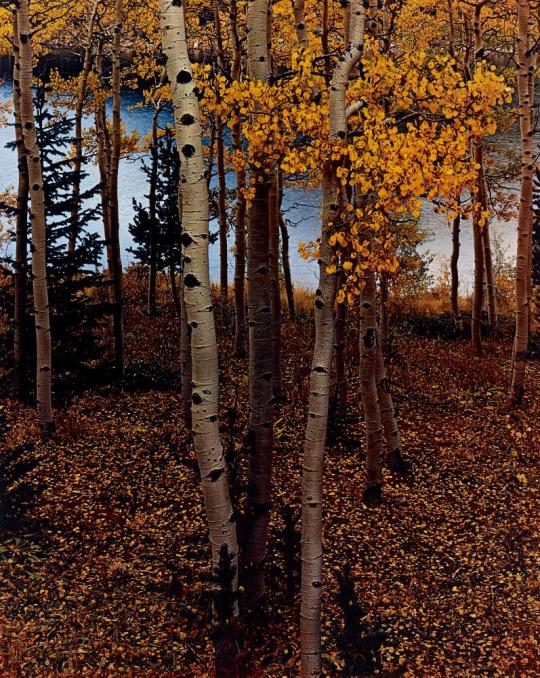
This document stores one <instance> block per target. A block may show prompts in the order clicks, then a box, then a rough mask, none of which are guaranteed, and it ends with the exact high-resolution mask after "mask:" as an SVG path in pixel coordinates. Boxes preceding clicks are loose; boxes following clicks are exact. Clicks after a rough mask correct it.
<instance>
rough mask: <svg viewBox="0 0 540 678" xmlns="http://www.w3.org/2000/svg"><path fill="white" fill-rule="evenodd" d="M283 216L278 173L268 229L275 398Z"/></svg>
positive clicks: (279, 392) (277, 391)
mask: <svg viewBox="0 0 540 678" xmlns="http://www.w3.org/2000/svg"><path fill="white" fill-rule="evenodd" d="M280 216H281V201H280V198H279V178H278V176H277V173H276V174H274V175H273V176H272V178H271V183H270V196H269V210H268V231H269V247H268V250H269V253H270V257H269V259H270V292H271V299H272V374H273V384H274V386H273V387H274V398H275V399H276V400H279V399H280V398H281V397H282V394H283V393H282V392H283V387H282V377H281V296H280V284H279V220H280Z"/></svg>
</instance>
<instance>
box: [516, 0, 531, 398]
mask: <svg viewBox="0 0 540 678" xmlns="http://www.w3.org/2000/svg"><path fill="white" fill-rule="evenodd" d="M516 59H517V67H518V74H517V85H518V95H519V122H520V133H521V189H520V203H519V215H518V238H517V256H516V332H515V337H514V347H513V352H512V389H511V393H512V402H513V403H514V404H515V405H519V404H521V402H522V400H523V395H524V393H525V363H526V360H527V350H528V340H529V308H530V304H529V294H528V293H529V271H530V268H529V266H530V264H529V260H530V240H531V226H532V197H533V170H534V159H533V129H532V105H533V102H532V100H531V90H530V87H529V82H530V81H529V77H530V69H532V68H533V53H532V49H531V12H530V2H529V0H517V38H516Z"/></svg>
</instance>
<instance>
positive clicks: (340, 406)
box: [334, 277, 348, 414]
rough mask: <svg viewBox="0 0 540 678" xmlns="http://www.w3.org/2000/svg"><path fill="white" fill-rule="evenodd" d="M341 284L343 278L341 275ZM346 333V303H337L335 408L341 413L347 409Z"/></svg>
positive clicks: (343, 280)
mask: <svg viewBox="0 0 540 678" xmlns="http://www.w3.org/2000/svg"><path fill="white" fill-rule="evenodd" d="M340 283H341V284H342V285H343V284H344V283H345V279H344V278H343V277H342V278H341V279H340ZM346 334H347V303H346V302H343V303H342V304H338V305H337V310H336V331H335V342H334V351H335V356H336V409H337V412H338V413H340V414H342V413H343V412H345V410H346V409H347V401H348V393H347V391H348V389H347V367H346V365H345V337H346Z"/></svg>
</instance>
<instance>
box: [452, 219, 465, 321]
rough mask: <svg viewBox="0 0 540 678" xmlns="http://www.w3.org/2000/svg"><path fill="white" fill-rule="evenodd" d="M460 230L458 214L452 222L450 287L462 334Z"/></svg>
mask: <svg viewBox="0 0 540 678" xmlns="http://www.w3.org/2000/svg"><path fill="white" fill-rule="evenodd" d="M460 231H461V214H457V215H456V217H455V218H454V221H453V222H452V256H451V257H450V275H451V289H450V304H451V307H452V316H453V318H454V325H455V327H456V331H457V332H458V333H460V334H461V332H462V330H463V322H462V319H461V311H460V309H459V268H458V264H459V249H460Z"/></svg>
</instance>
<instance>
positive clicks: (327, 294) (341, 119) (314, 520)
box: [300, 0, 365, 676]
mask: <svg viewBox="0 0 540 678" xmlns="http://www.w3.org/2000/svg"><path fill="white" fill-rule="evenodd" d="M349 10H350V13H348V16H350V24H351V25H350V29H349V27H348V28H347V31H346V33H347V35H350V36H351V37H350V42H348V43H346V44H347V48H346V50H345V51H344V52H343V54H342V55H341V56H340V58H339V61H338V63H337V65H336V67H335V70H334V74H333V77H332V82H331V86H330V92H329V97H330V101H329V106H330V109H329V116H330V129H329V139H330V142H332V143H336V142H337V141H338V140H339V139H340V138H342V139H345V138H346V136H347V118H346V113H345V94H346V91H347V86H348V81H349V76H350V74H351V72H352V70H353V68H354V67H355V65H356V64H357V63H358V61H359V59H360V57H361V54H362V48H363V40H364V27H365V10H364V7H363V4H362V2H361V0H356V1H354V2H352V3H351V7H350V8H349ZM322 188H323V198H322V200H323V215H322V218H323V226H322V233H321V244H320V253H319V287H318V289H317V294H316V300H315V310H314V312H315V347H314V351H313V363H312V368H311V376H310V395H309V406H308V419H307V424H306V434H305V442H304V456H303V462H302V585H301V586H302V589H301V608H300V642H301V658H302V676H319V675H321V670H322V669H321V598H322V563H323V550H322V474H323V465H324V452H325V443H326V432H327V425H328V407H329V399H330V374H331V368H332V353H333V342H334V304H335V298H336V286H337V285H336V274H335V273H332V272H331V270H332V269H331V262H332V256H333V249H332V247H331V245H330V244H329V236H330V234H331V232H332V227H333V224H334V223H335V222H336V219H337V218H338V214H339V204H340V203H341V200H340V198H339V193H340V192H341V190H342V189H341V186H340V185H339V182H338V180H337V177H336V167H335V166H334V163H333V162H332V161H331V160H328V161H327V162H326V164H325V167H324V169H323V178H322Z"/></svg>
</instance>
